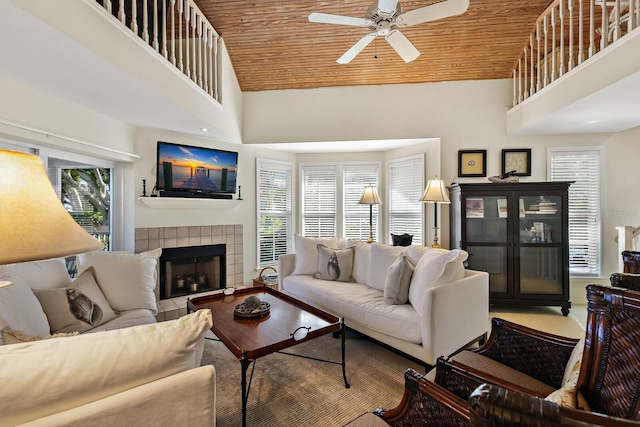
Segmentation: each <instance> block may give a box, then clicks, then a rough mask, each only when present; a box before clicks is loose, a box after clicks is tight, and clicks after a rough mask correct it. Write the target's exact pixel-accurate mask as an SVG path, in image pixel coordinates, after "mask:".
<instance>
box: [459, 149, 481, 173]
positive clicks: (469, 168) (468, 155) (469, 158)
mask: <svg viewBox="0 0 640 427" xmlns="http://www.w3.org/2000/svg"><path fill="white" fill-rule="evenodd" d="M458 176H460V177H483V176H487V150H460V151H458Z"/></svg>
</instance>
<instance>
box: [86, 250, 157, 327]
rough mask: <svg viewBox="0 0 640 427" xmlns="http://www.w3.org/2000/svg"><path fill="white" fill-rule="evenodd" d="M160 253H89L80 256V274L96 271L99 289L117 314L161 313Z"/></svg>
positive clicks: (154, 251) (155, 251) (153, 251)
mask: <svg viewBox="0 0 640 427" xmlns="http://www.w3.org/2000/svg"><path fill="white" fill-rule="evenodd" d="M161 253H162V250H161V249H154V250H152V251H148V252H142V253H140V254H134V253H130V252H106V251H97V252H89V253H86V254H82V255H79V256H78V270H79V271H81V272H83V271H84V270H86V269H87V268H89V267H93V268H94V270H95V274H96V280H97V282H98V286H100V289H101V290H102V292H103V293H104V296H105V297H106V298H107V301H108V302H109V305H110V306H111V308H112V309H113V310H115V311H118V312H121V311H126V310H135V309H138V308H146V309H147V310H151V311H152V312H153V314H154V315H155V314H157V313H158V308H157V306H156V294H155V292H154V290H155V288H156V280H157V272H156V270H157V265H158V258H159V257H160V254H161Z"/></svg>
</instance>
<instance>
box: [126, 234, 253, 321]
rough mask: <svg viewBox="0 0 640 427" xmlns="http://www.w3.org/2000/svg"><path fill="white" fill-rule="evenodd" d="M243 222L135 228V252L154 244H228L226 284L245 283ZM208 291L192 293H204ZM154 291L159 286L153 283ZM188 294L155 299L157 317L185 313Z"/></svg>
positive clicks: (161, 319) (163, 246) (148, 248)
mask: <svg viewBox="0 0 640 427" xmlns="http://www.w3.org/2000/svg"><path fill="white" fill-rule="evenodd" d="M242 238H243V236H242V224H234V225H201V226H187V227H152V228H136V246H135V251H136V253H140V252H144V251H148V250H151V249H156V248H178V247H187V246H200V245H215V244H221V243H224V244H226V245H227V286H234V285H235V286H239V285H243V284H244V274H243V269H244V265H243V257H242V254H243V243H242ZM206 294H207V292H203V293H200V294H194V295H206ZM156 295H158V287H157V286H156ZM186 301H187V297H184V296H183V297H178V298H172V299H165V300H159V301H158V316H157V318H158V320H159V321H163V320H172V319H177V318H178V317H180V316H183V315H185V314H187V306H186Z"/></svg>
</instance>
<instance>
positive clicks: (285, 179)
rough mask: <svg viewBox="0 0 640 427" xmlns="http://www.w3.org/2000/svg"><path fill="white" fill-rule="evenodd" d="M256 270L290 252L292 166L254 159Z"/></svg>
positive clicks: (272, 263)
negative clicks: (256, 219)
mask: <svg viewBox="0 0 640 427" xmlns="http://www.w3.org/2000/svg"><path fill="white" fill-rule="evenodd" d="M257 169H258V171H257V174H256V175H257V180H258V185H257V187H258V267H265V266H268V265H275V264H277V262H278V258H279V256H280V255H282V254H286V253H290V252H293V248H292V244H291V242H292V240H293V239H292V237H293V236H292V229H293V224H292V221H293V216H292V206H293V164H292V163H286V162H277V161H272V160H265V159H258V161H257Z"/></svg>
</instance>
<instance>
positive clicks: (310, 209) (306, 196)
mask: <svg viewBox="0 0 640 427" xmlns="http://www.w3.org/2000/svg"><path fill="white" fill-rule="evenodd" d="M337 172H338V168H337V166H336V165H319V166H302V169H301V178H300V181H301V182H302V201H301V208H302V227H301V229H302V235H303V236H311V237H333V236H337V232H338V230H337V218H336V213H337V201H338V198H337V195H336V189H337V188H338V186H337V182H336V181H337Z"/></svg>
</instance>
